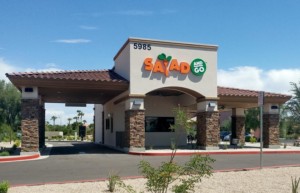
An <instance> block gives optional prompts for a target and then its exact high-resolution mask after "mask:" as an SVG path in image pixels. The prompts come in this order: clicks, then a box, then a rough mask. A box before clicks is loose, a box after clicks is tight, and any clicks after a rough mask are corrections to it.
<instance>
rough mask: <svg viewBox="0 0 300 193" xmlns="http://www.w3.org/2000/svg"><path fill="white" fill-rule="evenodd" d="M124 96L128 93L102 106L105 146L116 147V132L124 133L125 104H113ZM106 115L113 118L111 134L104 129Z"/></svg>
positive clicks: (108, 130)
mask: <svg viewBox="0 0 300 193" xmlns="http://www.w3.org/2000/svg"><path fill="white" fill-rule="evenodd" d="M126 95H128V92H124V93H122V94H121V95H119V96H117V97H115V98H113V99H112V100H110V101H109V102H107V103H106V104H104V105H103V110H104V138H105V139H104V144H105V145H109V146H116V132H117V131H125V103H124V101H123V102H120V103H118V104H114V102H115V101H116V100H118V99H119V98H122V97H123V96H126ZM108 114H110V116H111V117H113V132H111V130H110V129H106V121H105V120H106V118H108Z"/></svg>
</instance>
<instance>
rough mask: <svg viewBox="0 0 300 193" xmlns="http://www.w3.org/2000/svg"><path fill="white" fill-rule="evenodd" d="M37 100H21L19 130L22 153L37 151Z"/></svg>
mask: <svg viewBox="0 0 300 193" xmlns="http://www.w3.org/2000/svg"><path fill="white" fill-rule="evenodd" d="M39 104H40V101H39V99H22V104H21V116H22V121H21V129H22V146H21V149H22V152H38V151H39V145H40V141H39V136H40V134H39V127H40V124H39V122H40V121H39V120H40V113H39V112H40V105H39Z"/></svg>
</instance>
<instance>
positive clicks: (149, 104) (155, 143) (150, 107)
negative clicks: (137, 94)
mask: <svg viewBox="0 0 300 193" xmlns="http://www.w3.org/2000/svg"><path fill="white" fill-rule="evenodd" d="M199 98H203V95H201V94H200V93H197V92H195V91H192V90H190V89H186V88H182V87H164V88H159V89H155V90H153V91H150V92H148V93H147V94H146V97H145V99H144V102H145V104H144V105H145V147H146V148H153V147H156V148H159V147H170V146H171V145H172V143H174V142H176V145H178V146H182V147H184V146H186V145H187V133H186V131H185V130H181V131H175V132H174V131H172V129H171V127H170V125H172V124H174V123H175V122H176V120H175V117H176V116H175V113H174V109H175V108H176V107H180V108H182V109H183V110H184V111H186V112H187V115H188V117H189V118H190V119H191V120H194V121H196V113H197V100H198V99H199ZM195 129H196V125H195ZM174 140H176V141H174Z"/></svg>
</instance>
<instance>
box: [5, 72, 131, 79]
mask: <svg viewBox="0 0 300 193" xmlns="http://www.w3.org/2000/svg"><path fill="white" fill-rule="evenodd" d="M6 76H7V77H8V78H10V77H14V78H33V79H60V80H90V81H102V82H128V81H127V80H126V79H125V78H123V77H121V76H120V75H118V74H117V73H115V72H114V71H113V70H83V71H56V72H18V73H7V74H6Z"/></svg>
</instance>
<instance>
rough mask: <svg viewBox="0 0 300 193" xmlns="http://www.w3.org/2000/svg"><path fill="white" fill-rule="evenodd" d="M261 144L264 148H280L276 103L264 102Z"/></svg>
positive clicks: (277, 106)
mask: <svg viewBox="0 0 300 193" xmlns="http://www.w3.org/2000/svg"><path fill="white" fill-rule="evenodd" d="M263 146H264V148H280V143H279V105H278V104H270V103H267V104H264V114H263Z"/></svg>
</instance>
